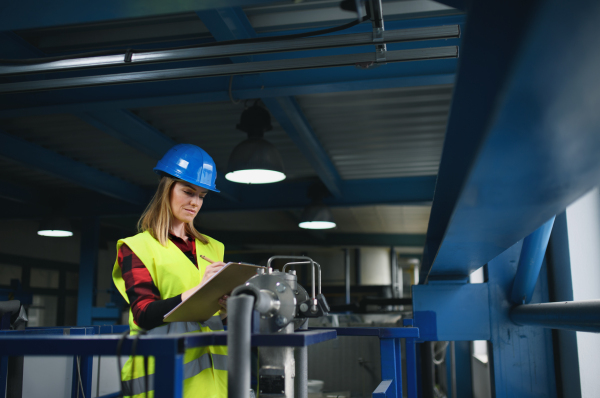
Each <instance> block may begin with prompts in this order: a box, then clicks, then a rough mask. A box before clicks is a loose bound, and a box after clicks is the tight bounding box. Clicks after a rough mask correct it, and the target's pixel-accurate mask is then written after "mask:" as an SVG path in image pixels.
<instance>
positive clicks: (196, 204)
mask: <svg viewBox="0 0 600 398" xmlns="http://www.w3.org/2000/svg"><path fill="white" fill-rule="evenodd" d="M191 204H192V206H194V207H199V206H200V197H199V196H198V195H194V197H193V198H192V203H191Z"/></svg>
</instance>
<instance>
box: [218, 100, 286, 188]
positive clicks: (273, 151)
mask: <svg viewBox="0 0 600 398" xmlns="http://www.w3.org/2000/svg"><path fill="white" fill-rule="evenodd" d="M236 127H237V129H238V130H241V131H244V132H246V133H247V134H248V139H246V140H245V141H242V142H241V143H240V144H238V145H237V146H236V147H235V148H234V149H233V152H231V155H230V156H229V163H228V164H227V174H226V175H225V178H226V179H228V180H229V181H233V182H238V183H243V184H269V183H273V182H279V181H282V180H284V179H285V173H284V169H283V160H282V159H281V155H280V154H279V152H278V151H277V148H275V146H274V145H273V144H271V143H270V142H269V141H267V140H265V139H264V138H263V137H264V134H265V132H267V131H270V130H272V129H273V127H272V126H271V115H269V112H268V111H267V110H266V109H264V108H262V107H260V106H258V100H257V101H256V102H255V103H254V105H252V106H251V107H250V108H247V109H245V110H244V112H242V116H241V118H240V123H239V124H238V125H237V126H236Z"/></svg>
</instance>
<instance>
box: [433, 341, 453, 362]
mask: <svg viewBox="0 0 600 398" xmlns="http://www.w3.org/2000/svg"><path fill="white" fill-rule="evenodd" d="M435 343H442V348H440V349H437V350H436V349H434V350H433V358H432V361H433V363H434V364H436V365H441V364H442V363H444V361H445V360H446V348H448V344H449V342H448V341H443V342H440V341H436V342H435ZM437 354H442V357H441V358H440V359H436V355H437Z"/></svg>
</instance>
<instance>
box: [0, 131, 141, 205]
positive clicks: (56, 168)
mask: <svg viewBox="0 0 600 398" xmlns="http://www.w3.org/2000/svg"><path fill="white" fill-rule="evenodd" d="M0 155H1V156H4V157H5V158H8V159H11V160H14V161H16V162H19V163H22V164H24V165H26V166H27V167H31V168H34V169H37V170H40V171H43V172H46V173H49V174H53V175H55V176H57V177H60V178H63V179H65V180H68V181H71V182H74V183H76V184H78V185H80V186H82V187H84V188H87V189H90V190H92V191H95V192H99V193H102V194H105V195H108V196H112V197H114V198H117V199H120V200H122V201H124V202H128V203H133V204H137V205H141V204H144V203H146V202H147V200H148V197H149V196H148V194H147V192H146V191H145V190H143V189H142V188H141V187H139V186H137V185H133V184H131V183H128V182H126V181H124V180H121V179H120V178H117V177H114V176H111V175H109V174H107V173H104V172H102V171H100V170H97V169H95V168H93V167H91V166H88V165H86V164H84V163H81V162H78V161H76V160H73V159H71V158H68V157H66V156H64V155H60V154H58V153H56V152H53V151H51V150H49V149H46V148H43V147H41V146H39V145H36V144H32V143H30V142H27V141H25V140H23V139H20V138H18V137H15V136H13V135H10V134H8V133H5V132H3V131H0Z"/></svg>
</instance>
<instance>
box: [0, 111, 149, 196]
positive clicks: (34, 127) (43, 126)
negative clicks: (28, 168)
mask: <svg viewBox="0 0 600 398" xmlns="http://www.w3.org/2000/svg"><path fill="white" fill-rule="evenodd" d="M0 128H2V130H3V131H5V132H7V133H9V134H12V135H14V136H17V137H19V138H22V139H24V140H26V141H28V142H31V143H33V144H36V145H39V146H42V147H44V148H46V149H49V150H51V151H54V152H57V153H59V154H61V155H64V156H67V157H69V158H71V159H74V160H77V161H79V162H82V163H85V164H87V165H89V166H91V167H94V168H96V169H98V170H101V171H103V172H106V173H108V174H111V175H114V176H117V177H120V178H122V179H124V180H126V181H129V182H132V183H134V184H138V185H147V186H153V185H156V183H157V177H156V175H155V174H154V173H153V172H152V168H153V167H154V165H155V164H156V161H155V160H154V159H151V158H150V157H148V156H147V155H145V154H143V153H141V152H139V151H137V150H136V149H135V148H133V147H130V146H128V145H126V144H124V143H123V142H121V141H119V140H117V139H116V138H113V137H111V136H109V135H107V134H105V133H104V132H102V131H100V130H98V129H96V128H95V127H92V126H90V125H89V124H87V123H85V122H84V121H82V120H81V119H79V118H78V117H76V116H73V115H42V116H35V117H27V118H15V119H3V120H0ZM29 173H30V175H31V176H32V177H30V178H33V176H35V175H37V172H29ZM24 177H25V175H24ZM25 181H27V180H25ZM63 184H64V183H63ZM57 185H60V184H59V183H57Z"/></svg>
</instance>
